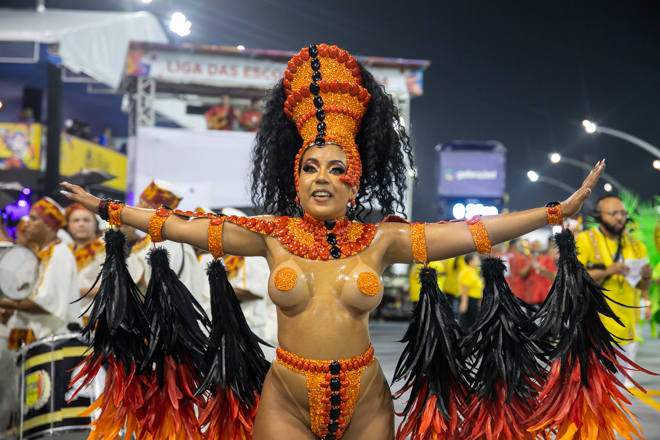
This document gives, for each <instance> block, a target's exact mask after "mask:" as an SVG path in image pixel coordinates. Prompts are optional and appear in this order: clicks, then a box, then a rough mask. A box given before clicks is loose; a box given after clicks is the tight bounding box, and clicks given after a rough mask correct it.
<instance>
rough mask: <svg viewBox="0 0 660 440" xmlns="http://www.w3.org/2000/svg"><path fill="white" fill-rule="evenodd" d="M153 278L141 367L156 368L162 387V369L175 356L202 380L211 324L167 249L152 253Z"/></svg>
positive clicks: (148, 294) (175, 359)
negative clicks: (178, 274) (185, 283)
mask: <svg viewBox="0 0 660 440" xmlns="http://www.w3.org/2000/svg"><path fill="white" fill-rule="evenodd" d="M147 261H148V262H149V265H150V266H151V278H150V279H149V285H148V287H147V293H146V296H145V314H146V315H147V317H148V319H149V327H150V329H149V336H148V347H147V352H146V354H145V358H144V362H143V364H142V368H143V370H150V369H151V368H152V364H155V365H156V372H157V374H158V379H159V384H160V386H161V387H162V386H163V368H164V359H165V357H166V356H172V358H173V359H174V361H175V362H176V363H177V364H178V365H181V364H183V363H184V362H185V359H186V357H189V358H190V360H191V361H192V364H193V366H194V369H195V371H196V373H197V375H198V378H200V377H201V372H203V371H204V370H205V368H206V363H205V360H204V356H205V354H206V352H207V350H208V348H209V340H208V337H207V336H206V334H205V333H204V331H203V330H202V328H203V327H206V328H208V327H210V322H209V319H208V317H207V316H206V313H205V312H204V309H202V306H201V305H200V304H199V303H198V302H197V301H196V300H195V298H194V297H193V296H192V294H191V293H190V291H189V290H188V289H187V288H186V286H185V285H184V284H183V283H182V282H181V280H180V279H179V277H178V276H177V275H176V273H175V272H174V271H173V270H172V269H171V268H170V258H169V254H168V252H167V250H166V249H164V248H156V249H154V250H152V251H151V252H149V255H148V256H147Z"/></svg>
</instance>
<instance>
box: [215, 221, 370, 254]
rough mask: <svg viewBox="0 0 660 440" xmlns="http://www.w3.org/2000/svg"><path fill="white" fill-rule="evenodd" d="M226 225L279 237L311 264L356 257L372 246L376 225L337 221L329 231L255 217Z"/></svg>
mask: <svg viewBox="0 0 660 440" xmlns="http://www.w3.org/2000/svg"><path fill="white" fill-rule="evenodd" d="M226 221H228V222H230V223H234V224H235V225H238V226H242V227H244V228H245V229H249V230H250V231H253V232H256V233H259V234H262V235H269V236H271V237H276V238H277V239H278V240H279V241H280V243H282V245H283V246H284V247H285V248H286V249H287V250H288V251H289V252H291V253H292V254H294V255H297V256H299V257H303V258H307V259H310V260H324V261H325V260H329V259H332V258H335V259H337V258H346V257H350V256H352V255H355V254H357V253H359V252H361V251H363V250H364V249H366V248H367V246H369V244H370V243H371V241H372V240H373V238H374V234H375V231H376V225H374V224H370V223H358V222H352V221H349V220H345V219H344V220H338V221H337V222H336V225H335V226H334V228H333V229H331V230H330V231H328V230H327V229H325V227H324V226H321V224H322V222H318V224H313V223H310V222H308V221H305V220H303V219H301V218H293V217H276V218H275V220H264V219H259V218H254V217H237V216H230V217H227V219H226Z"/></svg>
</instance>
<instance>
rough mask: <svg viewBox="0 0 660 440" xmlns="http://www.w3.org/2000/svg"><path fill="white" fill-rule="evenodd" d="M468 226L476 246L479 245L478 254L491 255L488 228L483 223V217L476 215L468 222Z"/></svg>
mask: <svg viewBox="0 0 660 440" xmlns="http://www.w3.org/2000/svg"><path fill="white" fill-rule="evenodd" d="M467 224H468V227H469V228H470V232H471V233H472V238H473V239H474V244H476V245H477V252H479V253H480V254H490V238H488V232H486V227H485V226H484V224H483V222H482V221H481V216H479V215H476V216H474V217H472V218H471V219H469V220H468V221H467Z"/></svg>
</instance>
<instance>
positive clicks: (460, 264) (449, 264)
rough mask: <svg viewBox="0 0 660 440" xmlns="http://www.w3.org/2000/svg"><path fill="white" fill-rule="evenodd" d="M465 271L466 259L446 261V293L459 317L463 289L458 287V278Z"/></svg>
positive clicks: (458, 258)
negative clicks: (459, 304)
mask: <svg viewBox="0 0 660 440" xmlns="http://www.w3.org/2000/svg"><path fill="white" fill-rule="evenodd" d="M463 269H465V259H464V257H463V256H460V257H456V258H450V259H448V260H445V272H446V274H447V278H446V279H445V290H444V292H445V293H446V294H447V295H451V296H450V302H451V304H452V307H453V309H454V313H455V314H456V315H458V303H459V300H460V298H461V289H460V286H459V285H458V276H459V275H460V273H461V272H462V271H463Z"/></svg>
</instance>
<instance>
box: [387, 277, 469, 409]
mask: <svg viewBox="0 0 660 440" xmlns="http://www.w3.org/2000/svg"><path fill="white" fill-rule="evenodd" d="M418 276H419V281H420V284H421V289H420V294H419V302H418V303H417V306H416V307H415V310H414V311H413V316H412V319H411V321H410V325H409V326H408V330H407V331H406V334H405V335H404V336H403V339H402V340H401V342H404V343H406V344H407V345H406V347H405V348H404V349H403V353H402V354H401V357H400V358H399V362H398V363H397V366H396V369H395V371H394V379H393V380H392V383H393V384H394V383H395V382H397V381H400V380H403V381H404V384H403V387H402V388H401V390H400V391H399V392H398V393H397V394H396V395H395V398H398V397H400V396H401V395H402V393H403V392H404V391H406V390H408V389H411V396H419V395H424V396H426V398H427V399H428V398H429V397H430V396H431V395H436V396H437V400H436V407H437V409H438V410H439V411H440V413H441V414H442V415H443V416H444V417H445V419H447V420H449V419H450V413H449V403H450V399H451V398H452V393H459V394H462V392H463V391H464V390H465V389H466V387H467V384H466V382H465V376H464V371H463V370H462V365H463V364H464V363H463V362H462V361H461V359H459V357H458V355H459V352H458V341H459V338H460V337H461V329H460V326H459V325H458V323H457V322H456V319H455V318H454V313H453V311H452V307H451V304H450V303H449V299H448V298H447V295H445V294H444V293H443V292H442V291H440V288H439V287H438V274H437V272H436V270H435V269H433V268H430V267H424V268H421V269H420V271H419V274H418ZM452 381H453V383H454V384H455V387H454V388H453V389H452V387H451V384H452ZM420 392H421V393H422V394H420ZM454 397H456V398H458V399H462V397H463V396H460V395H459V396H454ZM414 403H415V399H414V398H410V399H409V400H408V403H407V404H406V407H405V409H404V410H403V415H404V417H406V416H407V415H408V414H409V413H410V411H411V409H412V408H413V405H414ZM422 411H423V409H422Z"/></svg>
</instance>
